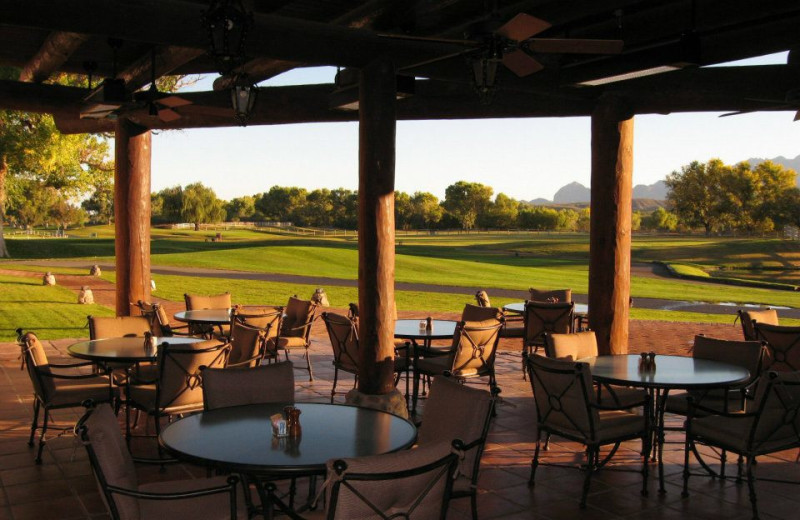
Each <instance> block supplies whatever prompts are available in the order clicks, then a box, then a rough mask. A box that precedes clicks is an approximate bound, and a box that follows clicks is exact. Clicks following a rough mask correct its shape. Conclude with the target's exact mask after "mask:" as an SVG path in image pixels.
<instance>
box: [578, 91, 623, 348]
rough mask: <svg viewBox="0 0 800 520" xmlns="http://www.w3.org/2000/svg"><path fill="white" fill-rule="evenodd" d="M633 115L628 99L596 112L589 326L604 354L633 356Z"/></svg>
mask: <svg viewBox="0 0 800 520" xmlns="http://www.w3.org/2000/svg"><path fill="white" fill-rule="evenodd" d="M632 181H633V114H632V113H631V112H630V111H629V110H628V108H627V107H626V105H625V103H624V100H621V99H618V98H607V99H601V100H600V102H599V103H598V105H597V107H596V108H595V110H594V111H593V112H592V181H591V184H592V187H591V219H590V222H591V228H590V229H591V230H590V236H589V244H590V245H589V324H590V327H591V328H592V330H594V331H595V333H596V334H597V343H598V348H599V350H600V354H625V353H627V352H628V314H629V311H630V292H631V211H632V210H631V198H632V190H633V184H632Z"/></svg>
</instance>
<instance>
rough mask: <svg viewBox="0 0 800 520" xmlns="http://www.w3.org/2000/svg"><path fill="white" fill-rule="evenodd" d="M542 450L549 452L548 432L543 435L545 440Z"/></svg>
mask: <svg viewBox="0 0 800 520" xmlns="http://www.w3.org/2000/svg"><path fill="white" fill-rule="evenodd" d="M542 449H543V450H544V451H550V432H548V433H546V434H545V438H544V448H542Z"/></svg>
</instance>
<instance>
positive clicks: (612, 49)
mask: <svg viewBox="0 0 800 520" xmlns="http://www.w3.org/2000/svg"><path fill="white" fill-rule="evenodd" d="M524 44H525V45H526V46H527V48H528V49H529V50H531V51H533V52H544V53H548V52H552V53H556V54H619V53H620V52H622V47H623V46H624V44H625V42H623V41H622V40H586V39H575V38H531V39H529V40H527V41H525V42H524Z"/></svg>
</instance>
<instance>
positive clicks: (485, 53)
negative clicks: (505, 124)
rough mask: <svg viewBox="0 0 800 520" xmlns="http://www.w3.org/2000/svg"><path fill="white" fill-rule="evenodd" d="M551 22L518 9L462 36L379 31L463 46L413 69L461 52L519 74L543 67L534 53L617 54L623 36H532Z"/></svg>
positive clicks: (520, 75) (407, 37)
mask: <svg viewBox="0 0 800 520" xmlns="http://www.w3.org/2000/svg"><path fill="white" fill-rule="evenodd" d="M550 27H551V24H550V23H549V22H547V21H545V20H542V19H541V18H537V17H535V16H531V15H529V14H526V13H519V14H517V15H516V16H514V17H513V18H511V19H510V20H508V21H506V22H502V21H501V20H499V19H498V18H497V15H496V14H492V15H491V16H490V17H489V18H488V19H487V20H483V21H479V22H476V23H474V24H472V25H471V26H470V27H469V28H468V29H467V30H466V31H465V38H466V39H464V40H457V39H446V38H435V37H425V36H408V35H398V34H380V36H381V37H384V38H396V39H410V40H417V41H431V42H439V43H454V44H460V45H463V46H464V47H465V49H464V50H463V51H461V52H458V53H455V54H450V55H447V56H442V57H438V58H435V59H433V60H429V61H426V62H423V63H416V64H414V65H411V66H409V67H407V69H414V68H417V67H421V66H423V65H429V64H432V63H435V62H438V61H442V60H446V59H450V58H452V57H454V56H458V55H464V56H466V57H467V58H468V59H470V60H471V61H472V62H473V64H474V63H475V62H476V61H477V62H488V63H493V64H494V68H496V64H497V63H502V64H503V65H504V66H505V67H506V68H508V69H509V70H510V71H511V72H513V73H514V74H516V75H517V76H519V77H525V76H528V75H530V74H533V73H535V72H538V71H540V70H542V69H543V68H544V65H543V64H542V63H541V62H540V61H539V60H537V59H536V57H535V56H536V54H540V53H541V54H619V53H620V52H622V48H623V45H624V42H623V41H622V40H604V39H583V38H535V36H536V35H537V34H540V33H542V32H544V31H545V30H547V29H549V28H550Z"/></svg>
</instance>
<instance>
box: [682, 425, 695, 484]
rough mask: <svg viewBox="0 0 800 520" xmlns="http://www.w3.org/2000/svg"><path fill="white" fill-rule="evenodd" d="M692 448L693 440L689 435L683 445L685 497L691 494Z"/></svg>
mask: <svg viewBox="0 0 800 520" xmlns="http://www.w3.org/2000/svg"><path fill="white" fill-rule="evenodd" d="M692 449H693V447H692V441H691V440H689V438H688V436H687V438H686V441H685V442H684V445H683V491H681V496H682V497H683V498H686V497H688V496H689V475H690V473H689V452H690V451H691V450H692Z"/></svg>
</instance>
